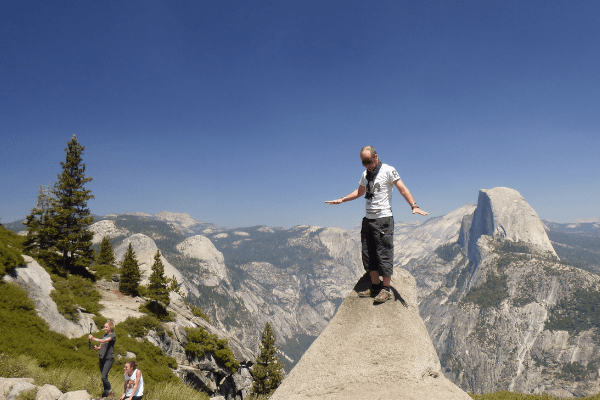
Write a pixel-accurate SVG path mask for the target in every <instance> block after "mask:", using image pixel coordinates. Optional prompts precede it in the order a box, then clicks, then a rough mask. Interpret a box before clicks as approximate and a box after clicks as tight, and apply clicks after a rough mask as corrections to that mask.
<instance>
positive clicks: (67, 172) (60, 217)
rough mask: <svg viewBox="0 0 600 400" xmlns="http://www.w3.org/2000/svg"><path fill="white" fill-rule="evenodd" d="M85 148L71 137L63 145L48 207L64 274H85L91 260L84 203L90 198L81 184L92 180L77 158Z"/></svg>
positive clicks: (89, 238) (91, 235)
mask: <svg viewBox="0 0 600 400" xmlns="http://www.w3.org/2000/svg"><path fill="white" fill-rule="evenodd" d="M84 150H85V147H84V146H82V145H80V144H79V142H77V137H75V135H73V137H72V138H71V141H70V142H69V143H67V148H65V152H66V153H67V157H66V160H65V162H61V163H60V165H61V166H62V169H63V170H62V173H61V174H60V175H58V182H56V183H55V184H54V189H53V190H52V194H53V197H52V198H51V199H50V208H51V209H52V210H53V213H54V215H53V216H52V223H53V224H54V226H55V227H56V230H57V232H56V234H55V235H54V237H52V238H51V240H52V242H53V244H54V246H55V247H56V249H57V250H58V251H59V252H60V253H61V254H62V269H63V271H66V272H75V271H78V272H81V271H82V270H83V271H85V267H86V266H88V265H89V264H90V263H91V262H92V260H93V258H94V250H93V249H92V238H93V237H94V234H93V233H92V232H91V231H90V230H89V229H88V228H89V226H90V225H91V224H92V223H93V222H94V217H92V216H91V213H90V210H89V208H88V207H87V202H88V200H90V199H93V198H94V196H93V195H92V194H91V191H90V190H85V189H84V185H85V184H86V183H88V182H90V181H91V180H92V178H86V177H85V164H83V163H82V159H81V156H82V154H83V151H84Z"/></svg>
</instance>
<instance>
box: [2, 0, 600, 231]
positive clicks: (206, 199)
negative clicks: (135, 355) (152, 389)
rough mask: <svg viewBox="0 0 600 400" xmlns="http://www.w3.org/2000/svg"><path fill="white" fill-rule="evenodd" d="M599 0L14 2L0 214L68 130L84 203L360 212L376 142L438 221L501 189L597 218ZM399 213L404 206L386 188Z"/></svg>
mask: <svg viewBox="0 0 600 400" xmlns="http://www.w3.org/2000/svg"><path fill="white" fill-rule="evenodd" d="M599 16H600V2H598V1H595V0H594V1H585V0H583V1H552V0H550V1H548V0H544V1H542V0H518V1H510V0H502V1H493V0H492V1H479V0H473V1H469V0H462V1H452V0H440V1H426V0H425V1H423V0H420V1H383V0H381V1H351V0H343V1H342V0H340V1H328V0H315V1H227V0H219V1H149V0H144V1H134V0H132V1H125V2H124V1H101V2H99V1H81V0H77V1H60V2H58V1H27V0H25V1H19V2H17V1H12V2H2V4H1V5H0V71H1V72H0V171H1V172H0V218H1V221H2V222H11V221H14V220H17V219H21V218H24V217H25V216H26V215H27V214H28V213H29V211H30V210H31V208H32V207H33V206H34V205H35V201H36V195H37V192H38V188H39V185H53V184H54V183H55V182H56V179H57V178H56V176H57V174H59V173H60V164H59V163H60V162H61V161H64V157H65V153H64V148H65V147H66V144H67V142H68V141H69V140H70V138H71V136H72V135H73V134H75V135H77V138H78V140H79V142H80V143H81V144H82V145H84V146H85V147H86V149H85V154H84V156H83V158H84V162H85V164H86V168H87V169H86V174H87V175H88V176H91V177H92V178H93V181H92V182H90V183H89V184H88V185H87V188H89V189H91V190H92V193H93V194H94V195H95V199H94V200H91V201H90V202H89V204H88V205H89V207H90V209H91V211H92V212H93V213H95V214H99V215H105V214H109V213H124V212H134V211H143V212H148V213H152V214H154V213H157V212H160V211H163V210H167V211H171V212H184V213H189V214H190V215H191V216H192V217H193V218H195V219H197V220H200V221H205V222H213V223H215V224H217V225H218V226H223V227H243V226H251V225H263V224H264V225H269V226H286V227H291V226H295V225H299V224H309V225H318V226H337V227H341V228H350V227H354V226H356V225H357V224H358V223H359V221H360V219H361V218H362V216H363V212H364V200H362V199H359V200H356V201H354V202H351V203H346V204H343V205H339V206H329V205H326V204H325V203H324V201H325V200H332V199H335V198H338V197H341V196H343V195H346V194H348V193H350V192H351V191H352V190H354V189H356V187H357V186H358V182H359V178H360V174H361V173H362V171H363V170H364V168H363V167H362V165H361V164H360V160H359V150H360V148H361V147H362V146H364V145H373V146H374V147H375V148H376V149H377V151H378V153H379V155H380V158H381V159H382V161H383V162H385V163H388V164H390V165H392V166H394V167H396V169H397V170H398V172H399V173H400V176H401V177H402V179H403V181H404V182H405V184H406V185H407V186H408V188H409V189H410V190H411V192H412V193H413V195H414V197H415V199H416V201H417V202H418V203H419V205H421V207H422V208H423V209H424V210H425V211H428V212H430V214H431V216H440V215H444V214H447V213H449V212H451V211H452V210H455V209H456V208H458V207H460V206H462V205H464V204H465V203H469V202H476V201H477V197H478V190H479V189H488V188H492V187H497V186H506V187H511V188H513V189H516V190H518V191H519V192H520V193H521V194H522V195H523V197H524V198H525V199H526V200H527V201H528V202H529V204H531V206H532V207H533V208H534V209H535V210H536V211H537V213H538V215H539V216H540V217H541V218H542V219H548V220H551V221H555V222H571V221H574V220H575V219H576V218H593V217H598V216H600V202H599V201H598V198H600V190H599V188H600V184H599V183H600V181H599V180H600V178H599V177H600V166H599V162H598V153H599V149H600V128H599V127H600V112H599V111H600V110H599V105H600V73H599V71H600V17H599ZM393 207H394V215H395V219H396V221H411V220H415V219H419V218H420V220H421V221H423V220H424V218H423V217H413V216H412V215H411V214H410V208H409V206H408V205H407V204H406V202H405V201H404V199H403V198H402V196H400V194H399V193H398V192H395V195H394V202H393Z"/></svg>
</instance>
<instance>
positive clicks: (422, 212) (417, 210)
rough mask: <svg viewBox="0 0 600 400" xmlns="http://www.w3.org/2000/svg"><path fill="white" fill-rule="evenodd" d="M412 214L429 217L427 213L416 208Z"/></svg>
mask: <svg viewBox="0 0 600 400" xmlns="http://www.w3.org/2000/svg"><path fill="white" fill-rule="evenodd" d="M412 213H413V214H421V215H429V213H428V212H425V211H423V210H421V209H420V208H418V207H415V208H413V212H412Z"/></svg>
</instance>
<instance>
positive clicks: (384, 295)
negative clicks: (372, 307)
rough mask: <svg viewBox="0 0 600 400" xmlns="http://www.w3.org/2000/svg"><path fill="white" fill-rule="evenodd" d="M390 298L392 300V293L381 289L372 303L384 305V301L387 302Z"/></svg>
mask: <svg viewBox="0 0 600 400" xmlns="http://www.w3.org/2000/svg"><path fill="white" fill-rule="evenodd" d="M391 298H392V291H391V290H390V289H389V288H388V289H381V291H380V292H379V294H378V295H377V296H375V298H374V299H373V301H374V302H375V303H385V302H386V301H388V300H389V299H391Z"/></svg>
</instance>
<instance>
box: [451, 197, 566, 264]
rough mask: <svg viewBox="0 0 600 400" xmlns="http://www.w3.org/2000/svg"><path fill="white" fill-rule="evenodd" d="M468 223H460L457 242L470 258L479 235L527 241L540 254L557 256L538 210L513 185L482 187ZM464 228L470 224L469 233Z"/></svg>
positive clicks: (513, 240)
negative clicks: (459, 237) (470, 221)
mask: <svg viewBox="0 0 600 400" xmlns="http://www.w3.org/2000/svg"><path fill="white" fill-rule="evenodd" d="M468 225H469V224H463V232H461V236H463V237H462V238H461V239H460V242H462V244H466V245H467V246H468V254H469V258H470V259H471V260H473V255H472V251H473V250H474V248H475V247H477V241H478V240H479V238H480V237H481V236H491V237H493V238H494V239H500V240H510V241H512V242H523V243H527V244H529V245H531V246H532V247H533V248H534V249H535V250H536V251H537V252H538V253H540V254H547V255H551V256H553V257H555V258H558V256H557V255H556V252H555V251H554V248H553V247H552V244H551V243H550V239H548V235H547V234H546V230H545V229H544V224H542V221H540V218H539V217H538V215H537V213H536V212H535V210H534V209H533V208H532V207H531V206H530V205H529V204H528V203H527V201H525V199H524V198H523V197H522V196H521V195H520V194H519V192H517V191H516V190H514V189H510V188H505V187H497V188H493V189H481V190H480V191H479V200H478V202H477V209H476V210H475V212H474V214H473V219H472V223H471V224H470V226H468ZM465 228H470V229H469V232H468V233H467V232H466V229H465ZM464 236H466V237H464ZM467 237H468V238H467ZM463 247H464V246H463Z"/></svg>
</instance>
